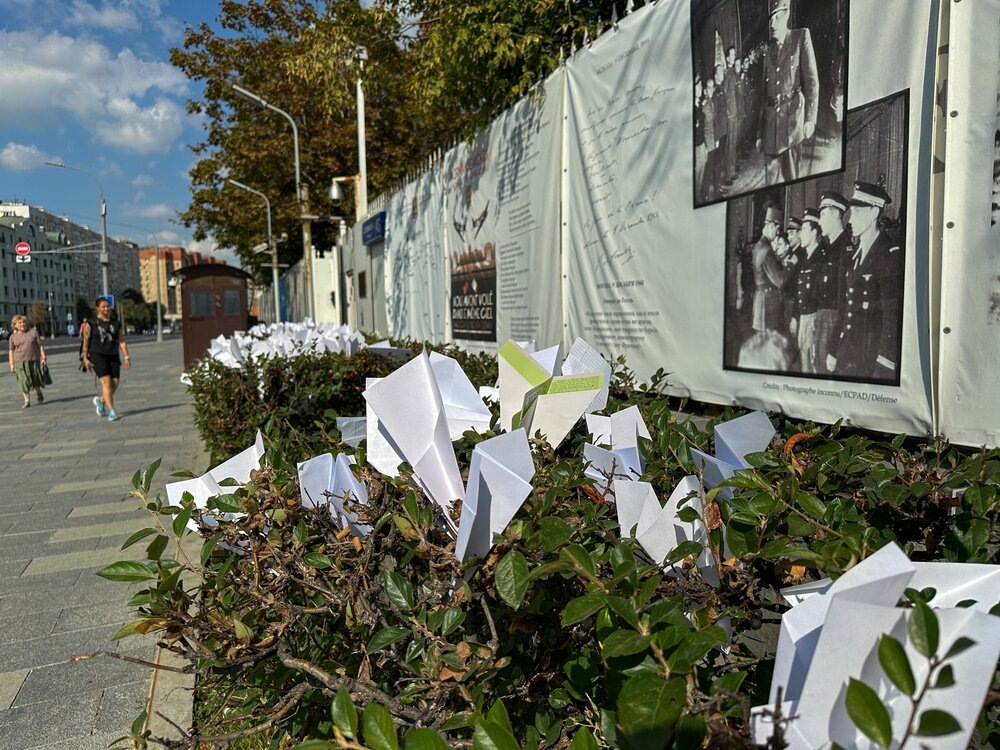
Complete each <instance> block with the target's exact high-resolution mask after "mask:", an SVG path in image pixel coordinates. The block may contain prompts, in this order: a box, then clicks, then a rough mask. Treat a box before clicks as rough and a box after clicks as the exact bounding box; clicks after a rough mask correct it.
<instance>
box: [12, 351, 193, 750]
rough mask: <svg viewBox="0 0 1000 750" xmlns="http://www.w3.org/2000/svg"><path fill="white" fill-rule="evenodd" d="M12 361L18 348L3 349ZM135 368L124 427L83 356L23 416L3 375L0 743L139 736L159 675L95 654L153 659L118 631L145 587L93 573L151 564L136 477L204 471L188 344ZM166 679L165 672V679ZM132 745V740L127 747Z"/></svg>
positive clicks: (136, 354) (122, 398)
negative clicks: (188, 376) (154, 466)
mask: <svg viewBox="0 0 1000 750" xmlns="http://www.w3.org/2000/svg"><path fill="white" fill-rule="evenodd" d="M2 346H3V349H4V355H5V360H6V342H3V344H2ZM129 349H130V352H131V354H132V361H133V364H134V367H133V369H132V370H131V371H129V372H126V373H123V378H122V387H121V390H120V391H119V393H118V396H117V397H116V399H115V405H116V407H117V409H118V413H119V414H120V415H121V419H120V420H119V421H117V422H114V423H109V422H108V421H107V420H106V419H102V418H99V417H98V416H97V415H96V413H95V409H94V406H93V404H92V402H91V400H92V399H93V397H94V395H96V394H97V392H98V387H97V385H96V383H95V379H94V377H93V375H84V374H83V373H81V372H79V371H78V370H77V354H76V352H75V351H72V352H62V353H54V354H52V355H51V356H50V359H49V367H50V369H51V371H52V377H53V380H54V384H53V385H52V386H50V387H49V388H47V389H46V390H45V403H44V404H41V405H39V404H37V403H35V401H34V396H32V405H31V407H30V408H28V409H22V408H21V395H20V393H19V391H18V387H17V381H16V379H15V377H14V375H13V374H11V373H9V372H8V369H7V367H6V361H5V362H4V367H3V374H4V375H5V376H6V377H0V748H3V750H27V749H28V748H65V749H66V750H71V749H72V750H90V749H91V748H94V750H97V749H98V748H106V747H108V745H109V744H110V743H111V742H113V741H114V740H116V739H118V738H120V737H122V736H123V735H125V734H127V732H128V729H129V727H130V726H131V723H132V721H133V719H134V718H135V717H136V716H137V715H138V714H139V712H140V711H141V710H142V707H143V705H144V703H145V701H146V698H147V694H148V692H149V687H150V681H151V676H152V673H151V671H150V670H149V669H148V668H146V667H142V666H138V665H135V664H131V663H128V662H125V661H122V660H119V659H115V658H111V657H108V656H99V657H96V658H92V659H86V660H82V661H74V659H73V657H74V656H80V655H86V654H90V653H93V652H96V651H118V652H119V653H122V654H128V655H130V656H136V657H139V658H142V659H152V658H153V652H154V643H155V641H154V639H152V637H146V638H142V639H136V638H126V639H124V640H123V641H120V642H114V641H112V640H111V638H112V636H113V635H114V634H115V632H117V631H118V629H119V628H120V627H121V626H122V625H123V624H124V623H125V622H126V621H127V620H128V608H127V607H126V602H127V601H128V599H129V598H130V596H131V594H132V592H133V591H134V590H135V589H136V588H138V585H135V584H133V585H132V586H129V585H127V584H122V583H111V582H109V581H105V580H103V579H101V578H98V577H97V576H95V575H94V573H95V571H97V570H100V569H101V568H102V567H104V566H105V565H107V564H109V563H112V562H114V561H116V560H120V559H125V558H127V557H129V556H136V557H141V556H142V554H143V552H144V550H145V545H143V544H141V543H140V544H138V545H135V547H133V548H130V549H129V550H126V551H125V552H122V551H121V549H120V547H121V544H122V542H123V541H124V540H125V538H126V537H127V536H128V535H129V534H130V533H132V532H133V531H136V530H138V529H140V528H143V527H145V526H148V525H149V523H148V521H149V515H148V514H147V513H146V512H145V511H143V510H141V509H139V506H138V502H137V500H136V499H135V498H134V497H130V496H129V492H130V490H131V487H132V483H131V479H132V475H133V474H134V473H135V471H136V470H137V469H139V468H142V467H144V466H147V465H148V464H150V463H151V462H152V461H154V460H155V459H157V458H161V457H162V459H163V463H162V466H161V468H160V470H159V471H158V472H157V475H156V479H155V482H154V484H153V487H152V488H151V492H152V493H153V494H155V493H156V492H160V493H163V484H164V481H165V480H168V479H169V478H170V474H171V473H172V472H174V471H179V470H182V469H185V470H204V469H205V468H207V467H205V466H199V465H197V464H198V462H199V461H200V462H201V463H204V459H203V458H202V457H201V456H199V455H198V438H197V433H196V431H195V429H194V425H193V423H192V411H191V401H190V397H189V396H188V394H187V392H186V390H185V388H184V386H183V385H181V383H180V381H179V377H180V374H181V370H182V352H181V339H180V337H176V338H170V339H167V340H165V341H164V342H163V343H160V344H158V343H156V342H152V341H149V342H140V341H136V342H134V343H130V346H129ZM163 674H165V673H161V679H162V675H163ZM126 746H127V744H126Z"/></svg>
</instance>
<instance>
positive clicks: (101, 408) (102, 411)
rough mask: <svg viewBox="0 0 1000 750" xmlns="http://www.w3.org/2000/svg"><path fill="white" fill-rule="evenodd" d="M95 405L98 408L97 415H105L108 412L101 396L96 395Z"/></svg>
mask: <svg viewBox="0 0 1000 750" xmlns="http://www.w3.org/2000/svg"><path fill="white" fill-rule="evenodd" d="M94 406H95V407H96V408H97V416H99V417H103V416H104V415H105V414H107V413H108V412H107V410H105V408H104V402H103V401H101V397H100V396H94Z"/></svg>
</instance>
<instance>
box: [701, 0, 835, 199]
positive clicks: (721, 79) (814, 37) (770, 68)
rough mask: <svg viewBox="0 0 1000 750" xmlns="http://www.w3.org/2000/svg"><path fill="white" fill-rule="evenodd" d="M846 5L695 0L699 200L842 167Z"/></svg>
mask: <svg viewBox="0 0 1000 750" xmlns="http://www.w3.org/2000/svg"><path fill="white" fill-rule="evenodd" d="M848 5H849V0H691V33H692V61H693V66H694V69H693V76H692V78H693V80H695V81H698V82H700V83H701V85H700V86H695V87H694V89H695V101H694V103H693V107H694V111H695V112H696V114H700V115H702V116H701V117H698V116H696V117H695V118H694V120H695V128H696V130H698V131H699V132H697V133H696V139H695V144H696V149H697V147H698V144H699V139H700V142H701V144H702V145H703V148H704V151H702V152H701V154H705V153H707V163H706V164H704V166H703V168H699V169H695V170H693V173H694V181H695V184H694V185H693V193H694V205H695V207H698V206H703V205H709V204H711V203H717V202H719V201H723V200H727V199H730V198H733V197H736V196H740V195H746V194H747V193H751V192H754V191H757V190H761V189H762V188H766V187H773V186H780V185H785V184H789V183H793V182H795V181H797V180H800V179H804V178H807V177H815V176H818V175H822V174H827V173H830V172H836V171H839V170H841V169H843V157H844V148H843V146H844V111H843V107H844V101H846V95H847V92H846V81H847V75H846V73H847V71H846V65H847V62H846V61H847V30H848V11H849V8H848ZM707 111H711V113H712V122H711V123H709V122H707V114H706V113H707ZM693 158H694V160H695V162H696V164H697V163H698V159H699V158H701V157H700V156H699V154H698V153H696V154H695V155H694V157H693Z"/></svg>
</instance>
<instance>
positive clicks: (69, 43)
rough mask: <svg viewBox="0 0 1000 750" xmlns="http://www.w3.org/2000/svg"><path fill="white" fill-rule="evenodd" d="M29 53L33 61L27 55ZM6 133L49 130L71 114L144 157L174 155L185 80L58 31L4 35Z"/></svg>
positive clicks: (1, 120) (163, 67) (0, 36)
mask: <svg viewBox="0 0 1000 750" xmlns="http://www.w3.org/2000/svg"><path fill="white" fill-rule="evenodd" d="M26 52H28V53H29V54H26ZM0 70H3V71H4V75H3V76H2V77H0V100H3V101H9V102H17V106H16V107H4V108H2V109H0V126H2V125H15V124H16V125H17V126H18V127H22V128H23V127H29V128H30V127H31V126H32V125H33V124H37V126H38V127H46V126H48V125H51V124H53V123H57V122H59V121H60V120H62V119H65V116H66V113H69V114H70V115H71V116H72V118H73V119H75V120H76V121H77V123H78V124H79V125H80V126H82V127H84V128H86V129H88V130H90V131H91V132H92V133H93V134H94V135H95V136H96V137H97V138H98V139H99V140H100V141H102V142H103V143H106V144H110V145H115V146H118V147H120V148H122V149H125V150H128V151H133V152H137V153H143V154H148V153H166V152H167V151H169V150H170V147H171V145H172V144H173V142H174V141H175V140H176V139H177V138H178V137H179V136H180V135H181V132H182V130H183V126H184V122H185V118H186V115H185V112H184V107H183V105H182V104H180V103H179V102H177V101H175V100H174V99H172V98H168V97H178V98H183V97H184V96H185V94H186V92H187V87H188V83H187V79H186V78H185V76H184V74H183V73H182V72H181V71H180V70H178V69H177V68H175V67H173V66H172V65H170V64H169V63H166V62H156V61H146V60H141V59H139V58H138V57H136V55H135V54H134V53H133V52H132V51H131V50H130V49H128V48H125V49H122V50H121V51H120V52H119V53H118V54H117V55H113V54H112V52H111V51H110V50H109V49H108V48H107V47H106V46H104V45H102V44H100V43H98V42H96V41H93V40H87V39H76V38H73V37H69V36H65V35H63V34H60V33H58V32H50V33H48V34H44V35H41V34H39V33H38V32H35V31H20V32H19V31H0Z"/></svg>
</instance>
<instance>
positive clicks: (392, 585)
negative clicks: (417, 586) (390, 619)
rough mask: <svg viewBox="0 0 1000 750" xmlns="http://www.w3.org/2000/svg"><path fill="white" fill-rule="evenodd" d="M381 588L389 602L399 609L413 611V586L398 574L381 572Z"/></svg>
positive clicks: (388, 571)
mask: <svg viewBox="0 0 1000 750" xmlns="http://www.w3.org/2000/svg"><path fill="white" fill-rule="evenodd" d="M382 588H383V589H385V595H386V596H387V597H389V601H390V602H392V603H393V604H394V605H396V606H397V607H398V608H399V609H404V610H405V609H413V584H411V583H410V582H409V581H407V580H406V579H405V578H403V576H401V575H400V574H399V573H396V572H394V571H391V570H383V571H382Z"/></svg>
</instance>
